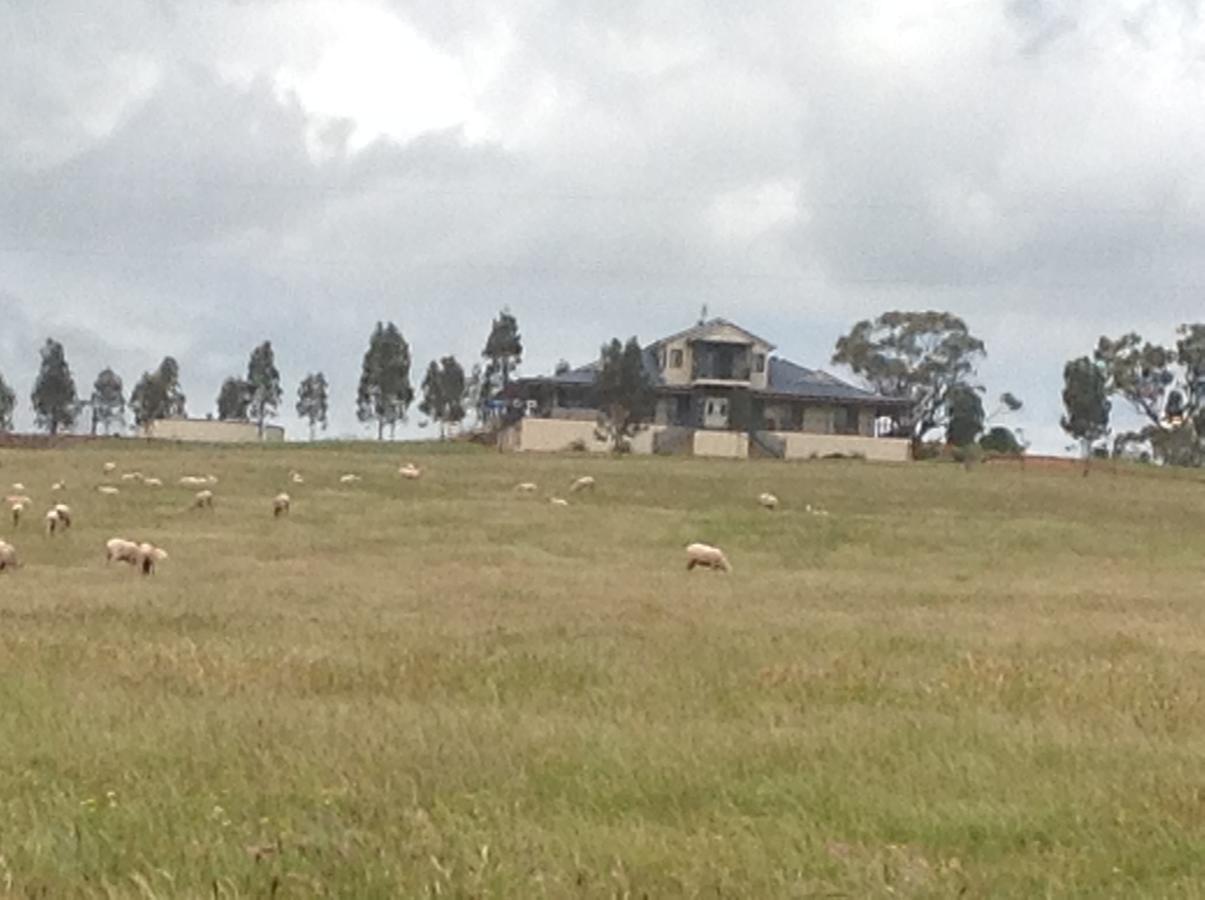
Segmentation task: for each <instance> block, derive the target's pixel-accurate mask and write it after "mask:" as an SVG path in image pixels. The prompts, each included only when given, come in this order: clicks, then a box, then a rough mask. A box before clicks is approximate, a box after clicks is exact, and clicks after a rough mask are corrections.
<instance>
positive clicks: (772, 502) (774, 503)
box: [757, 494, 778, 509]
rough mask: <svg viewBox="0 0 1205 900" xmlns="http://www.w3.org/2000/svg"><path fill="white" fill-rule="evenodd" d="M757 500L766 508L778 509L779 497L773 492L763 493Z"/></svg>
mask: <svg viewBox="0 0 1205 900" xmlns="http://www.w3.org/2000/svg"><path fill="white" fill-rule="evenodd" d="M757 502H758V505H760V506H762V507H764V508H766V509H778V498H777V497H775V496H774V495H773V494H761V495H760V496H758V498H757Z"/></svg>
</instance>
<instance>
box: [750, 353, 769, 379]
mask: <svg viewBox="0 0 1205 900" xmlns="http://www.w3.org/2000/svg"><path fill="white" fill-rule="evenodd" d="M753 371H754V372H756V373H757V374H758V375H760V374H761V373H762V372H764V371H766V354H764V353H758V354H757V355H756V356H754V357H753Z"/></svg>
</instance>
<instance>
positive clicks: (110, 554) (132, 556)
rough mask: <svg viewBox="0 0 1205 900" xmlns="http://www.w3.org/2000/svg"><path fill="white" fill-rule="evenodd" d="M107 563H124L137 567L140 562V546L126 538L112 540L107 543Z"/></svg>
mask: <svg viewBox="0 0 1205 900" xmlns="http://www.w3.org/2000/svg"><path fill="white" fill-rule="evenodd" d="M105 561H106V562H110V563H112V562H124V563H129V564H130V565H132V566H133V565H137V564H138V562H139V553H138V544H137V543H135V542H134V541H127V540H126V539H125V538H116V537H115V538H111V539H110V540H108V541H107V542H106V543H105Z"/></svg>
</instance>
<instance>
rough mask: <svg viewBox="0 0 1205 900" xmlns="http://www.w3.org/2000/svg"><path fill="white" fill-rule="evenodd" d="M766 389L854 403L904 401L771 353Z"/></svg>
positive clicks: (769, 391)
mask: <svg viewBox="0 0 1205 900" xmlns="http://www.w3.org/2000/svg"><path fill="white" fill-rule="evenodd" d="M769 368H770V371H769V379H768V380H767V385H766V393H768V394H779V395H782V396H787V397H799V398H811V399H819V400H847V401H850V402H854V403H880V404H897V403H899V404H903V403H906V401H902V400H899V399H898V398H892V397H884V396H883V395H881V394H876V393H874V392H873V391H866V390H863V389H862V388H859V387H854V386H853V385H852V384H849V383H847V382H844V381H842V380H841V379H840V378H837V377H836V376H835V375H830V374H829V373H828V372H823V371H821V370H819V369H805V368H804V367H803V366H800V365H797V364H795V363H793V362H791V361H790V360H786V359H780V358H779V357H777V356H775V357H771V359H770V366H769Z"/></svg>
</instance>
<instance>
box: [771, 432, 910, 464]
mask: <svg viewBox="0 0 1205 900" xmlns="http://www.w3.org/2000/svg"><path fill="white" fill-rule="evenodd" d="M773 434H774V435H775V436H777V437H779V438H782V440H783V441H784V442H785V444H786V455H785V458H786V459H811V458H813V457H823V456H828V455H829V454H833V453H840V454H842V455H843V456H862V457H865V458H866V459H869V460H873V461H875V462H907V461H908V460H909V459H910V458H911V450H910V444H909V442H908V439H907V438H876V437H863V436H861V435H849V434H806V433H804V432H800V431H777V432H773Z"/></svg>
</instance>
